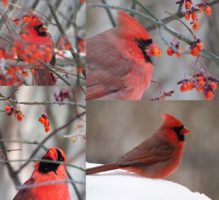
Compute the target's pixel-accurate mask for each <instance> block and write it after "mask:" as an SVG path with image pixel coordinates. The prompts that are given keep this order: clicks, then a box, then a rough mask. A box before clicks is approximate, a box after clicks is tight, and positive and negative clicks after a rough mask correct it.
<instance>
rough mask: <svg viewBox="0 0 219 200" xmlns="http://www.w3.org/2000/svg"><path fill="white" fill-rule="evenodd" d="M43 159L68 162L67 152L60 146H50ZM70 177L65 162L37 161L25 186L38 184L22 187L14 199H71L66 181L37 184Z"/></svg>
mask: <svg viewBox="0 0 219 200" xmlns="http://www.w3.org/2000/svg"><path fill="white" fill-rule="evenodd" d="M42 159H46V160H53V161H63V162H66V156H65V153H64V152H63V151H62V150H61V149H58V148H50V149H49V150H48V152H47V153H46V154H45V156H43V158H42ZM66 179H68V178H67V174H66V168H65V165H64V164H59V165H57V166H56V165H55V164H54V163H43V162H37V163H36V164H35V168H34V171H33V173H32V175H31V177H30V178H29V179H28V180H27V181H26V182H25V183H24V186H28V185H29V186H30V185H32V184H36V186H35V187H31V188H26V189H21V190H19V192H18V193H17V195H16V196H15V197H14V199H13V200H50V199H56V200H70V199H71V198H70V193H69V189H68V185H67V184H66V183H59V184H50V185H49V184H48V185H44V186H37V184H40V183H43V182H48V181H56V180H57V181H62V180H63V181H64V180H66Z"/></svg>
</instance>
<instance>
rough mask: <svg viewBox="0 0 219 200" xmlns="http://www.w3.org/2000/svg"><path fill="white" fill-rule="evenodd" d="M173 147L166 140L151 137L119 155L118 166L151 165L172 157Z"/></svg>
mask: <svg viewBox="0 0 219 200" xmlns="http://www.w3.org/2000/svg"><path fill="white" fill-rule="evenodd" d="M173 154H174V147H173V146H172V145H170V144H169V143H168V142H166V141H163V140H160V139H158V138H154V137H152V138H151V139H149V140H146V141H144V142H143V143H141V144H140V145H139V146H137V147H136V148H134V149H133V150H131V151H130V152H128V153H127V154H126V155H124V156H123V157H121V158H120V159H119V160H118V162H117V164H118V165H120V166H126V167H128V166H138V165H144V166H147V165H152V164H155V163H159V162H164V161H167V160H169V159H171V158H172V156H173Z"/></svg>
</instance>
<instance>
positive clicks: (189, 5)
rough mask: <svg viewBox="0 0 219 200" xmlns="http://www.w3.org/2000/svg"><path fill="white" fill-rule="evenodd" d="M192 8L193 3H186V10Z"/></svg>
mask: <svg viewBox="0 0 219 200" xmlns="http://www.w3.org/2000/svg"><path fill="white" fill-rule="evenodd" d="M191 7H192V4H191V2H190V1H186V2H185V8H186V9H190V8H191Z"/></svg>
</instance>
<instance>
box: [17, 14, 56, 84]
mask: <svg viewBox="0 0 219 200" xmlns="http://www.w3.org/2000/svg"><path fill="white" fill-rule="evenodd" d="M23 21H24V22H25V23H24V25H23V27H22V30H21V32H20V38H19V39H18V40H16V42H15V49H16V53H17V56H18V58H19V59H20V60H22V61H24V62H28V63H30V64H32V65H33V66H35V67H37V69H36V70H35V73H34V74H33V84H34V85H54V84H55V83H56V79H55V77H54V75H53V74H52V72H51V71H49V70H48V69H47V68H46V67H45V66H44V65H43V63H45V64H49V63H50V64H52V65H54V64H55V54H54V44H53V41H52V37H51V35H50V34H49V33H48V31H47V27H46V26H45V25H44V24H43V22H42V21H41V20H40V19H39V17H37V16H36V15H25V16H23ZM42 62H43V63H42Z"/></svg>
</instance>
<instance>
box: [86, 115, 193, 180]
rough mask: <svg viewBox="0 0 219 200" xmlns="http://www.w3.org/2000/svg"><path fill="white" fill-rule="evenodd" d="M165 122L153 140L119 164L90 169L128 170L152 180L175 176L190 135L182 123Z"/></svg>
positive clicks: (167, 117)
mask: <svg viewBox="0 0 219 200" xmlns="http://www.w3.org/2000/svg"><path fill="white" fill-rule="evenodd" d="M162 116H163V118H164V122H163V124H162V125H161V127H160V128H159V129H158V130H157V131H156V132H155V133H154V134H153V135H152V137H151V138H149V139H147V140H145V141H143V142H142V143H141V144H140V145H138V146H137V147H135V148H134V149H133V150H131V151H129V152H128V153H127V154H125V155H124V156H122V157H121V158H120V159H119V160H118V161H116V162H113V163H109V164H105V165H102V166H99V167H94V168H90V169H87V171H86V174H87V175H90V174H94V173H99V172H104V171H109V170H114V169H125V170H128V171H130V172H134V173H136V174H138V175H140V176H144V177H148V178H164V177H166V176H169V175H170V174H172V173H173V172H174V171H175V170H176V169H177V167H178V166H179V164H180V161H181V158H182V154H183V149H184V144H185V134H186V133H189V132H190V131H189V130H188V129H186V128H185V127H184V125H183V124H182V122H181V121H179V120H178V119H176V118H175V117H173V116H171V115H169V114H163V115H162Z"/></svg>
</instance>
